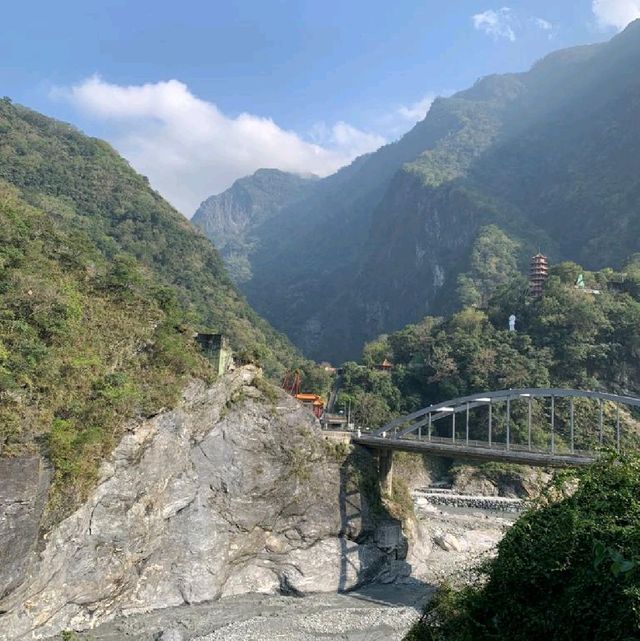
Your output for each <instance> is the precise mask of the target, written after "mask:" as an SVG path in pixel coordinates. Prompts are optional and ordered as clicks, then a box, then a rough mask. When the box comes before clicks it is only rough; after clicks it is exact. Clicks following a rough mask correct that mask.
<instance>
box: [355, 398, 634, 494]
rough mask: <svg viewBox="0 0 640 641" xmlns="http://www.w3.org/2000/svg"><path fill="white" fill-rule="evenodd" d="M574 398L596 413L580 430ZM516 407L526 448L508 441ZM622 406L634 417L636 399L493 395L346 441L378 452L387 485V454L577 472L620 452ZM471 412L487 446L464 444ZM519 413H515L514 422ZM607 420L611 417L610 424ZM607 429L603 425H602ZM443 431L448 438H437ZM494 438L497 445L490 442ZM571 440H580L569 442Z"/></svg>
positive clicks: (455, 402) (436, 408)
mask: <svg viewBox="0 0 640 641" xmlns="http://www.w3.org/2000/svg"><path fill="white" fill-rule="evenodd" d="M577 399H580V401H581V402H583V401H585V400H591V401H595V402H596V403H597V405H596V408H597V409H595V411H593V412H592V413H591V416H590V417H588V420H586V421H585V420H584V412H583V414H582V415H583V423H586V424H583V425H582V426H580V425H576V424H575V423H576V421H575V407H574V403H575V401H576V400H577ZM559 400H560V401H561V402H563V403H565V405H564V406H563V407H564V411H565V412H564V418H563V420H560V421H559V420H558V419H559V412H558V409H559V407H558V405H557V403H558V401H559ZM534 403H543V404H544V406H543V408H542V409H543V412H542V414H543V415H544V416H548V423H547V426H546V427H547V430H548V433H547V435H546V436H547V438H548V440H547V444H548V445H547V446H546V447H542V448H541V447H537V446H536V444H535V443H534V438H533V434H532V425H533V407H534ZM516 404H524V409H525V411H524V415H525V416H526V433H525V435H524V437H523V436H522V435H521V436H520V439H521V441H525V442H516V439H514V434H513V429H512V428H513V417H512V411H513V409H514V407H515V406H516ZM567 404H568V407H567ZM605 404H608V406H609V407H610V408H611V409H613V410H614V411H608V412H607V415H608V417H609V418H608V420H607V421H605V412H604V406H605ZM498 406H500V407H504V411H503V410H501V419H500V421H499V423H500V424H499V425H497V424H496V423H498V421H496V418H498V417H497V416H496V410H497V409H498ZM625 406H626V408H627V411H628V413H632V412H635V413H636V414H637V413H638V411H640V398H635V397H632V396H618V395H616V394H609V393H607V392H592V391H585V390H572V389H559V388H526V389H508V390H498V391H493V392H483V393H480V394H474V395H471V396H464V397H461V398H455V399H452V400H449V401H445V402H442V403H437V404H434V405H430V406H429V407H425V408H423V409H421V410H417V411H416V412H412V413H411V414H407V415H406V416H401V417H399V418H396V419H394V420H392V421H390V422H389V423H387V424H386V425H384V426H382V427H381V428H379V429H377V430H376V431H374V432H372V433H369V434H367V433H362V432H360V431H358V432H356V433H351V434H350V438H351V441H352V442H353V443H356V444H358V445H363V446H365V447H368V448H371V449H373V450H377V451H378V462H379V473H380V477H381V479H388V480H389V483H390V479H391V470H392V465H393V458H392V456H393V451H394V450H402V451H405V452H415V453H422V454H433V455H437V456H448V457H452V458H458V459H468V460H472V461H503V462H505V463H520V464H523V465H534V466H543V467H567V466H581V465H589V464H591V463H593V462H594V461H595V460H596V458H597V456H598V452H599V451H601V450H603V449H605V448H607V447H608V448H612V449H615V450H617V451H618V452H619V451H620V450H621V445H622V424H621V416H620V414H621V412H620V408H621V407H625ZM583 407H584V406H583ZM473 410H475V411H478V410H479V411H481V412H484V413H485V416H483V417H480V419H481V420H480V423H481V424H482V425H486V435H487V438H486V440H481V441H479V440H471V439H470V438H469V435H470V412H471V411H473ZM567 410H568V416H567ZM522 414H523V412H522V411H521V412H520V417H521V418H520V420H521V421H522ZM611 415H613V418H614V424H613V425H611ZM457 416H460V417H461V418H462V420H458V426H456V417H457ZM447 418H448V419H449V420H448V421H446V422H445V425H443V424H442V421H443V419H447ZM485 419H486V423H485ZM607 423H609V425H606V424H607ZM437 425H440V429H436V427H437ZM538 427H542V426H540V425H539V426H538ZM443 428H444V429H443ZM496 428H499V429H496ZM483 429H485V428H483ZM520 430H522V426H521V428H520ZM585 430H586V431H585ZM476 431H477V422H476ZM443 432H445V433H446V434H447V435H446V436H443V435H442V433H443ZM461 432H462V433H461ZM498 436H499V437H500V438H499V440H498V438H496V437H498ZM577 436H580V437H581V438H576V437H577ZM585 442H587V443H591V445H590V447H592V448H593V449H590V450H587V449H579V447H578V445H579V444H581V443H585ZM389 487H390V485H389Z"/></svg>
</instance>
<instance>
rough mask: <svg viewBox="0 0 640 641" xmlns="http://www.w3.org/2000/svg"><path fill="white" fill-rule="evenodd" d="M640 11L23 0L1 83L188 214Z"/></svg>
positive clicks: (311, 1) (427, 1)
mask: <svg viewBox="0 0 640 641" xmlns="http://www.w3.org/2000/svg"><path fill="white" fill-rule="evenodd" d="M638 17H640V0H518V1H516V0H502V1H501V0H498V1H497V2H494V1H493V0H478V1H476V0H395V1H394V2H389V1H388V0H367V1H364V0H340V1H336V0H243V1H240V0H224V1H222V0H208V1H206V0H182V1H181V2H176V1H175V0H172V1H170V2H169V1H167V0H154V1H150V0H135V1H134V0H56V1H55V2H53V1H48V0H38V1H34V0H21V1H20V2H12V3H7V4H5V6H3V22H2V24H1V25H0V95H6V96H9V97H10V98H11V99H12V100H14V101H15V102H18V103H21V104H24V105H26V106H28V107H31V108H33V109H36V110H38V111H40V112H42V113H45V114H47V115H50V116H53V117H55V118H59V119H61V120H65V121H67V122H70V123H72V124H74V125H75V126H77V127H79V128H80V129H82V130H83V131H85V132H86V133H88V134H90V135H93V136H98V137H101V138H104V139H106V140H108V141H109V142H110V143H111V144H112V145H113V146H114V147H115V148H116V149H117V150H118V151H119V152H120V153H121V154H122V155H124V156H125V158H127V159H128V160H129V162H130V163H131V164H132V165H133V167H135V168H136V169H137V170H138V171H140V172H141V173H143V174H144V175H146V176H148V178H149V179H150V181H151V184H152V185H153V186H154V188H155V189H157V190H158V191H159V192H160V193H161V194H162V195H163V196H165V198H167V199H168V200H169V201H170V202H171V203H172V204H173V205H175V206H176V207H177V208H178V209H179V210H180V211H181V212H182V213H183V214H185V215H186V216H189V217H190V216H191V215H192V214H193V212H194V211H195V209H196V208H197V206H198V205H199V203H200V202H201V201H202V200H203V199H204V198H206V197H207V196H209V195H211V194H215V193H219V192H221V191H223V190H224V189H226V188H227V187H229V186H230V185H231V184H232V183H233V181H234V180H236V179H237V178H240V177H242V176H245V175H247V174H250V173H252V172H253V171H255V170H256V169H258V168H260V167H277V168H279V169H282V170H286V171H296V172H300V173H306V172H312V173H316V174H318V175H322V176H324V175H328V174H330V173H332V172H334V171H336V170H337V169H338V168H339V167H341V166H343V165H345V164H348V163H349V162H350V161H351V160H352V159H353V158H354V157H356V156H358V155H360V154H363V153H367V152H369V151H373V150H375V149H376V148H378V147H380V146H381V145H383V144H385V143H387V142H391V141H393V140H396V139H397V138H399V137H400V136H401V135H402V134H403V133H405V132H406V131H408V130H409V129H410V128H411V127H412V126H413V125H414V124H415V123H416V122H417V121H419V120H421V119H422V118H424V116H425V114H426V112H427V110H428V108H429V105H430V104H431V101H432V100H433V98H434V97H436V96H446V95H450V94H452V93H454V92H455V91H458V90H461V89H464V88H466V87H468V86H470V85H471V84H473V83H474V82H475V81H476V80H477V79H478V78H480V77H482V76H485V75H487V74H490V73H503V72H510V71H523V70H526V69H527V68H529V67H530V66H531V64H533V63H534V62H535V61H536V60H538V59H539V58H541V57H542V56H544V55H545V54H547V53H549V52H550V51H553V50H555V49H560V48H563V47H568V46H573V45H576V44H585V43H590V42H598V41H602V40H606V39H609V38H610V37H612V36H613V35H615V33H617V32H618V31H620V30H621V29H623V28H624V27H625V26H626V25H627V24H628V23H629V22H630V21H632V20H634V19H635V18H638Z"/></svg>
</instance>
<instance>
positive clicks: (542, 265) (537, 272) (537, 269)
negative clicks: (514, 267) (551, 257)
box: [529, 252, 549, 296]
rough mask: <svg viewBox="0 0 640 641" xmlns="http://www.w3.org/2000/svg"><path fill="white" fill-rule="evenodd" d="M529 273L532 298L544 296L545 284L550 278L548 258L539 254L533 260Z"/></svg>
mask: <svg viewBox="0 0 640 641" xmlns="http://www.w3.org/2000/svg"><path fill="white" fill-rule="evenodd" d="M530 264H531V269H530V271H529V288H530V291H531V295H532V296H542V292H543V290H544V284H545V282H546V280H547V278H549V261H548V260H547V257H546V256H543V255H542V254H541V253H540V252H538V253H537V254H536V255H535V256H533V257H532V258H531V263H530Z"/></svg>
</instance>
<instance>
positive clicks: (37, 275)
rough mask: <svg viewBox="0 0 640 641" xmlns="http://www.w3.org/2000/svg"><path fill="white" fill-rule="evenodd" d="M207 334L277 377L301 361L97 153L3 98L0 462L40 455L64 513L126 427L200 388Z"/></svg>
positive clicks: (173, 216) (125, 168) (187, 228)
mask: <svg viewBox="0 0 640 641" xmlns="http://www.w3.org/2000/svg"><path fill="white" fill-rule="evenodd" d="M202 329H206V330H209V331H216V332H223V333H224V334H225V335H227V336H228V337H229V339H230V341H231V344H232V346H233V348H234V350H235V351H236V354H237V355H238V356H239V357H240V358H243V359H246V360H251V361H253V362H259V363H261V364H262V365H264V367H265V368H266V370H267V371H268V372H269V373H270V374H272V375H274V376H280V375H281V373H282V371H283V370H284V368H285V367H290V366H292V365H293V364H303V363H302V361H301V359H300V357H299V355H298V354H297V353H296V351H295V350H294V348H293V347H292V346H291V345H290V343H288V341H287V340H286V339H284V338H283V337H282V336H280V335H279V334H278V333H276V332H275V331H274V330H273V329H272V328H271V327H270V326H269V325H268V324H267V323H266V322H265V321H263V320H262V319H260V318H259V317H258V316H257V315H256V314H255V313H254V312H253V311H252V310H251V309H250V308H249V306H248V305H247V304H246V302H245V301H244V299H243V298H242V296H241V295H239V294H238V292H237V291H236V290H235V288H234V287H233V285H232V284H231V282H230V280H229V278H228V276H227V274H226V272H225V270H224V267H223V265H222V261H221V260H220V258H219V256H218V254H217V252H216V250H215V249H214V247H213V246H212V245H211V243H210V242H209V241H208V240H207V239H206V238H205V237H204V236H203V235H202V234H200V233H199V232H198V231H196V230H195V228H193V227H192V226H191V225H190V223H189V222H188V221H186V220H185V219H184V218H183V217H182V216H181V215H180V214H179V213H178V212H176V211H175V210H174V209H172V208H171V207H170V206H169V205H168V204H167V203H166V202H165V201H164V200H163V199H162V198H161V197H160V196H159V195H158V194H157V193H156V192H154V191H153V190H151V189H150V188H149V185H148V182H147V180H146V179H145V178H144V177H142V176H140V175H138V174H136V173H135V172H134V171H133V170H132V169H131V167H130V166H129V165H128V164H127V163H126V162H125V161H124V160H123V159H122V158H121V157H119V156H118V155H117V154H116V153H115V152H114V151H113V150H112V149H111V148H110V147H109V146H108V145H107V144H106V143H104V142H102V141H100V140H96V139H92V138H88V137H86V136H84V135H82V134H81V133H80V132H78V131H77V130H75V129H73V128H72V127H70V126H68V125H66V124H63V123H60V122H56V121H54V120H51V119H49V118H46V117H44V116H42V115H40V114H37V113H35V112H32V111H30V110H28V109H25V108H23V107H19V106H16V105H13V104H11V102H10V101H9V100H8V99H4V100H2V101H0V454H1V455H5V456H6V455H14V454H17V453H21V452H25V451H30V450H34V449H40V450H42V451H44V452H45V453H46V454H47V455H48V456H49V457H50V459H51V461H52V462H53V464H54V466H55V472H56V484H55V488H56V492H55V493H54V497H55V501H56V502H57V505H54V506H53V507H54V508H56V509H60V510H64V509H65V507H66V506H69V505H72V504H73V503H74V502H75V501H76V500H77V499H78V498H79V497H81V496H82V495H83V493H84V492H85V491H86V489H87V488H88V487H89V486H90V485H91V483H92V481H93V479H94V478H95V473H96V470H97V465H98V463H99V461H100V459H101V457H102V456H103V455H104V454H105V453H106V452H108V451H109V450H110V449H111V447H112V446H113V444H114V440H115V439H116V438H117V437H118V435H119V433H120V431H121V429H122V427H123V424H124V422H125V421H126V420H127V419H129V418H131V417H134V416H138V415H147V416H148V415H152V414H154V413H156V412H157V411H159V410H160V409H161V408H163V407H167V406H171V405H172V404H174V403H175V402H176V401H177V399H178V398H179V394H180V390H181V389H182V387H183V386H184V383H185V382H186V380H187V379H188V378H189V377H191V376H199V377H203V378H205V379H211V377H212V376H213V373H212V372H211V370H210V368H209V366H208V363H207V361H206V360H205V359H204V358H202V356H201V355H200V354H199V352H198V350H197V349H196V347H195V344H194V341H193V334H194V332H195V331H197V330H202ZM308 369H309V368H308ZM54 511H55V510H54Z"/></svg>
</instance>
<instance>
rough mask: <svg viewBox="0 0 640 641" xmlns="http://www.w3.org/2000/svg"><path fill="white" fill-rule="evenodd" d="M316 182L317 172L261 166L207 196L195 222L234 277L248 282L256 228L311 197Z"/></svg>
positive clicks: (195, 215)
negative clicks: (286, 208)
mask: <svg viewBox="0 0 640 641" xmlns="http://www.w3.org/2000/svg"><path fill="white" fill-rule="evenodd" d="M316 184H317V177H316V176H314V175H305V176H301V175H298V174H292V173H288V172H285V171H279V170H278V169H259V170H258V171H256V172H255V173H254V174H253V175H252V176H247V177H245V178H241V179H240V180H236V181H235V182H234V183H233V185H232V186H231V187H230V188H229V189H227V190H226V191H224V192H223V193H221V194H218V195H216V196H210V197H209V198H207V199H206V200H205V201H204V202H203V203H202V204H201V205H200V207H198V209H197V211H196V213H195V214H194V215H193V218H192V219H191V222H192V223H193V224H194V225H196V227H199V228H200V229H202V231H203V232H204V233H205V234H206V235H207V237H208V238H209V239H211V241H213V243H214V244H215V246H216V247H217V249H218V251H220V253H221V255H222V257H223V259H224V261H225V264H226V265H227V269H228V270H229V273H230V275H231V277H232V278H233V280H234V281H235V282H236V283H244V282H246V281H248V280H250V279H251V277H252V270H251V256H252V254H253V253H254V252H255V251H256V250H257V246H258V245H259V237H258V236H257V235H256V233H255V231H256V229H257V228H259V227H260V226H261V225H263V224H265V223H266V224H269V222H270V221H271V220H272V219H273V218H274V217H275V216H277V215H278V214H279V213H280V212H281V211H282V210H283V209H284V208H285V207H286V206H287V205H289V204H291V203H294V202H297V201H299V200H301V199H302V198H303V197H305V196H308V195H309V194H310V193H312V192H313V188H314V186H315V185H316Z"/></svg>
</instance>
